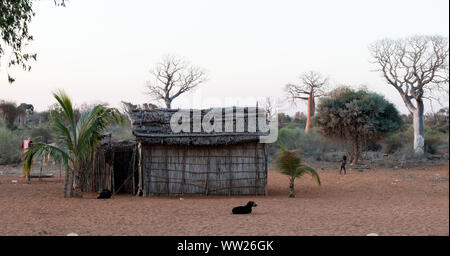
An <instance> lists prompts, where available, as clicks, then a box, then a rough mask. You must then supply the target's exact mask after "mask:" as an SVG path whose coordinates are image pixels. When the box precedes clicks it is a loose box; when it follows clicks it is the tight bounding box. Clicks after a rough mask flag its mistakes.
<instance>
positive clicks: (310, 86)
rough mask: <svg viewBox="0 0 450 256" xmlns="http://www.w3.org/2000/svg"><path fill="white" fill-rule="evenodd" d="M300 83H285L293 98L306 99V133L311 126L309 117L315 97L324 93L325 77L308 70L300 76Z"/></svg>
mask: <svg viewBox="0 0 450 256" xmlns="http://www.w3.org/2000/svg"><path fill="white" fill-rule="evenodd" d="M300 81H301V82H300V84H299V85H295V84H287V85H286V92H287V94H288V96H289V97H290V98H291V99H292V100H293V101H295V100H297V99H300V100H307V101H308V114H307V118H306V127H305V132H306V133H308V131H309V129H310V128H311V126H312V122H311V118H312V117H313V116H314V113H315V109H316V103H315V98H318V97H321V96H323V95H324V94H325V89H326V85H327V82H328V79H327V78H324V77H323V76H322V75H321V74H319V73H318V72H315V71H309V72H306V73H304V74H303V75H301V76H300Z"/></svg>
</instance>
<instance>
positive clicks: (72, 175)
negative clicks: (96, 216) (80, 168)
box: [69, 170, 75, 197]
mask: <svg viewBox="0 0 450 256" xmlns="http://www.w3.org/2000/svg"><path fill="white" fill-rule="evenodd" d="M74 173H75V171H74V170H72V171H71V172H70V191H69V196H70V197H73V180H74V177H75V175H74Z"/></svg>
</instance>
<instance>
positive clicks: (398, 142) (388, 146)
mask: <svg viewBox="0 0 450 256" xmlns="http://www.w3.org/2000/svg"><path fill="white" fill-rule="evenodd" d="M384 142H385V147H384V153H386V154H392V153H395V152H397V151H399V150H400V149H402V148H403V145H405V139H404V138H403V137H401V136H400V135H399V134H393V135H391V136H389V137H388V138H386V139H385V141H384Z"/></svg>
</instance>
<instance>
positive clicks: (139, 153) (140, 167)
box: [136, 141, 143, 196]
mask: <svg viewBox="0 0 450 256" xmlns="http://www.w3.org/2000/svg"><path fill="white" fill-rule="evenodd" d="M138 174H139V184H138V192H137V193H136V195H137V196H139V195H140V194H141V193H143V191H142V143H141V142H140V141H139V142H138Z"/></svg>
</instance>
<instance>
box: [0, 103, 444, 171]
mask: <svg viewBox="0 0 450 256" xmlns="http://www.w3.org/2000/svg"><path fill="white" fill-rule="evenodd" d="M0 103H4V101H1V100H0ZM8 104H10V105H14V106H15V108H18V107H19V106H20V105H18V104H15V103H8ZM0 106H1V105H0ZM91 107H92V106H89V105H86V104H84V105H82V106H79V107H76V108H75V110H74V112H75V115H76V116H77V118H79V116H80V115H81V113H83V112H85V111H87V110H89V109H90V108H91ZM59 111H60V109H59V108H58V107H57V106H56V105H53V106H51V107H50V108H49V109H47V110H45V111H41V112H38V111H33V112H30V111H28V112H27V113H25V115H24V116H23V118H20V117H19V115H16V118H15V119H14V120H13V122H12V123H9V124H8V122H9V121H8V120H7V118H6V117H5V114H4V113H3V112H2V109H1V108H0V164H17V163H20V161H21V155H20V153H21V142H22V140H24V139H27V138H28V137H31V138H32V139H35V138H38V137H40V138H41V139H42V141H43V142H44V143H53V142H55V133H54V132H53V130H52V129H51V127H50V122H49V120H50V119H51V117H52V116H54V115H58V113H59ZM401 118H402V120H403V124H402V126H401V127H400V129H399V130H398V131H396V132H395V133H393V134H390V135H388V136H385V137H383V138H381V139H380V140H378V141H374V140H367V141H364V142H362V143H361V145H360V149H361V152H360V153H361V159H363V160H364V159H367V158H368V157H369V155H370V154H368V153H371V152H375V153H377V154H378V155H385V154H388V155H390V156H395V157H398V158H402V157H406V158H411V159H412V158H414V152H413V146H412V143H413V137H414V133H413V132H414V130H413V126H412V123H413V118H412V115H411V114H409V115H402V116H401ZM278 120H279V134H278V138H279V140H280V141H281V142H283V144H284V145H285V146H286V148H287V149H289V150H292V149H298V150H299V152H300V154H301V155H302V156H303V157H305V158H306V159H309V160H314V161H333V162H336V161H339V159H340V158H342V154H347V153H348V152H352V150H353V147H352V143H351V141H347V142H346V141H341V140H337V139H332V138H327V137H325V136H323V135H322V133H321V132H320V129H319V127H317V125H316V126H315V127H314V126H313V127H312V128H311V129H310V130H309V132H308V134H306V133H305V126H306V120H307V116H306V114H304V113H302V112H297V113H295V114H294V115H291V116H290V115H287V114H285V113H279V114H278ZM107 133H111V134H112V140H113V141H119V140H128V139H134V136H132V134H131V127H130V124H129V123H126V124H125V125H118V124H115V123H113V124H112V125H111V127H110V128H109V129H108V131H107ZM448 140H449V110H448V107H447V108H442V109H440V110H439V111H437V112H436V113H428V114H426V115H425V150H426V153H427V154H428V155H430V154H438V155H440V156H443V157H444V158H446V157H448ZM279 150H280V149H279V146H278V145H277V144H276V143H274V144H271V145H268V153H269V161H271V162H272V161H273V160H274V159H275V157H276V155H277V153H278V152H279Z"/></svg>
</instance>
